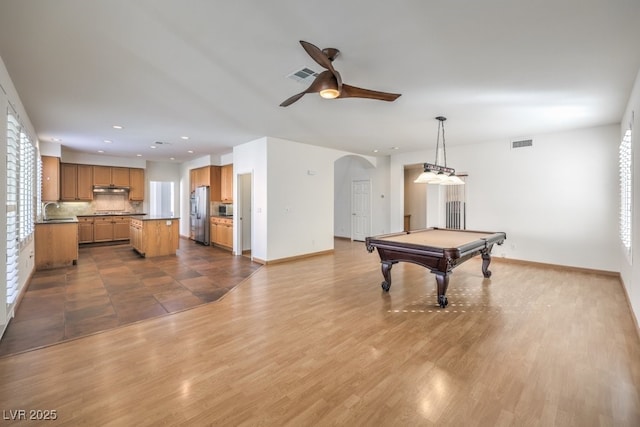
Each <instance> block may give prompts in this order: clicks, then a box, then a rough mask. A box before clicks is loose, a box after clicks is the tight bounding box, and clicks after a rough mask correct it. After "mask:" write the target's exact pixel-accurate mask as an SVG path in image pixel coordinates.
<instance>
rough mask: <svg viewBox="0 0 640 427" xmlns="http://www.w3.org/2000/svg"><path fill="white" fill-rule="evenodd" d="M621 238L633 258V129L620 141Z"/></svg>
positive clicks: (628, 253)
mask: <svg viewBox="0 0 640 427" xmlns="http://www.w3.org/2000/svg"><path fill="white" fill-rule="evenodd" d="M619 167H620V240H621V241H622V245H623V246H624V248H625V249H626V250H627V255H628V256H629V259H631V182H632V179H631V171H632V168H631V129H629V130H627V131H626V132H625V134H624V137H623V138H622V141H621V142H620V166H619Z"/></svg>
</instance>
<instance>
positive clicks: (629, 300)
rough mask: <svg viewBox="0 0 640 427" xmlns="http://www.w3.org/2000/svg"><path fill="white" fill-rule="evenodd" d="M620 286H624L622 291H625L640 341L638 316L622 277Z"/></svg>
mask: <svg viewBox="0 0 640 427" xmlns="http://www.w3.org/2000/svg"><path fill="white" fill-rule="evenodd" d="M620 286H622V290H623V291H624V297H625V299H626V300H627V307H629V312H630V313H631V318H632V319H633V324H634V325H635V327H636V334H637V335H638V339H640V323H638V317H637V316H636V313H635V312H634V311H633V306H632V305H631V298H629V292H627V286H626V285H625V283H624V279H623V278H622V275H621V276H620Z"/></svg>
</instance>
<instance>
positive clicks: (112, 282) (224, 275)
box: [0, 239, 260, 356]
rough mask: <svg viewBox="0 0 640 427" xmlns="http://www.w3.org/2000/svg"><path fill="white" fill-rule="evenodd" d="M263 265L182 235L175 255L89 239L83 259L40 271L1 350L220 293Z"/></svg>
mask: <svg viewBox="0 0 640 427" xmlns="http://www.w3.org/2000/svg"><path fill="white" fill-rule="evenodd" d="M259 267H260V264H257V263H253V262H251V261H250V260H248V259H247V258H243V257H235V256H232V255H231V252H229V251H226V250H223V249H220V248H218V247H210V246H203V245H200V244H197V243H195V242H193V241H190V240H188V239H180V248H179V249H178V251H177V253H176V255H175V256H173V255H172V256H162V257H153V258H143V257H141V256H139V255H138V254H137V253H136V252H135V251H133V249H132V248H131V246H130V245H129V244H122V245H116V246H104V245H103V246H83V247H81V248H80V250H79V259H78V264H77V265H74V266H69V267H63V268H56V269H53V270H42V271H37V272H36V273H35V274H34V276H33V277H32V278H31V281H30V283H29V287H28V288H27V290H26V292H25V294H24V297H23V298H22V301H21V303H20V305H19V307H18V309H17V310H16V315H15V317H14V318H13V319H12V320H11V322H10V323H9V327H8V328H7V330H6V331H5V334H4V336H3V337H2V340H1V341H0V356H5V355H7V354H12V353H17V352H21V351H25V350H30V349H33V348H37V347H41V346H45V345H51V344H55V343H59V342H61V341H64V340H68V339H73V338H78V337H81V336H86V335H89V334H92V333H96V332H100V331H104V330H107V329H113V328H116V327H119V326H123V325H128V324H130V323H133V322H137V321H140V320H144V319H149V318H152V317H157V316H162V315H166V314H168V313H175V312H178V311H181V310H184V309H187V308H191V307H195V306H197V305H201V304H205V303H209V302H212V301H216V300H218V299H219V298H221V297H222V296H223V295H224V294H226V293H227V292H228V291H229V290H231V289H233V287H234V286H236V285H237V284H238V283H240V282H241V281H242V280H244V279H245V278H247V277H248V276H249V275H251V274H252V273H253V272H254V271H256V270H257V269H258V268H259Z"/></svg>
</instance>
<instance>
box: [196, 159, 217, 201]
mask: <svg viewBox="0 0 640 427" xmlns="http://www.w3.org/2000/svg"><path fill="white" fill-rule="evenodd" d="M220 174H221V168H220V166H205V167H201V168H197V169H191V170H190V171H189V183H190V185H189V188H190V189H191V192H194V191H195V190H196V188H197V187H201V186H208V187H209V200H210V201H212V202H218V201H220V200H222V199H221V198H220V197H221V196H220V182H221V180H220Z"/></svg>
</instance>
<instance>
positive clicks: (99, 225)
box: [93, 215, 129, 242]
mask: <svg viewBox="0 0 640 427" xmlns="http://www.w3.org/2000/svg"><path fill="white" fill-rule="evenodd" d="M118 240H129V217H128V216H108V215H107V216H99V217H95V218H94V220H93V241H94V242H113V241H118Z"/></svg>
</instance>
